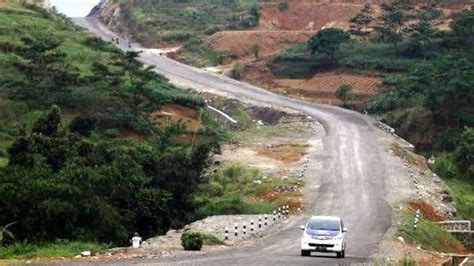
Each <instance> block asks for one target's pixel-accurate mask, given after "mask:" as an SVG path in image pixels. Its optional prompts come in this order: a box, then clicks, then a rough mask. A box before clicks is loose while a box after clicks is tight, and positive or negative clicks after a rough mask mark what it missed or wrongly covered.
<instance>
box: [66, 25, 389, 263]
mask: <svg viewBox="0 0 474 266" xmlns="http://www.w3.org/2000/svg"><path fill="white" fill-rule="evenodd" d="M74 21H75V22H76V23H77V24H78V25H80V26H82V27H85V28H86V29H88V30H89V31H91V32H92V33H94V34H96V35H97V36H100V37H101V38H103V39H104V40H110V39H111V37H112V36H114V37H116V36H115V35H113V33H111V32H110V31H108V30H107V29H106V28H105V27H104V26H103V25H101V24H100V23H99V22H98V20H97V19H95V18H77V19H74ZM120 43H121V44H120V45H119V46H121V47H120V48H122V49H126V48H127V47H125V44H126V41H125V40H123V39H121V42H120ZM141 60H142V61H143V62H144V63H146V64H149V65H154V66H155V69H156V71H157V72H159V73H161V74H163V75H164V76H166V77H168V78H170V79H179V80H182V81H186V82H187V83H189V84H193V85H195V86H197V87H201V88H211V89H213V90H217V91H222V92H226V93H230V94H233V95H236V96H241V97H245V98H249V99H253V100H257V101H260V102H264V103H267V104H271V105H277V106H283V107H287V108H292V109H295V110H299V111H302V112H305V113H307V114H308V115H310V116H312V117H315V118H317V119H318V121H319V122H321V123H322V124H323V126H324V128H325V130H326V135H325V136H324V137H323V146H324V156H323V157H319V158H311V159H313V160H319V161H322V163H323V168H322V170H321V172H318V173H310V174H309V175H308V177H307V181H306V184H307V186H306V189H305V199H306V200H309V201H310V204H309V205H307V206H306V210H305V212H304V214H303V215H302V216H301V217H300V218H298V219H299V220H298V222H297V223H296V224H295V225H294V226H292V227H291V228H289V229H288V230H285V231H283V232H281V233H278V234H276V235H273V236H270V237H268V238H265V239H264V240H262V241H261V242H259V243H257V244H256V245H253V246H249V247H242V248H236V249H232V250H227V251H224V252H219V253H216V254H210V255H206V256H200V257H188V258H177V259H173V260H172V259H168V260H166V259H165V260H161V259H160V260H159V261H156V260H155V261H134V262H133V263H140V264H141V263H147V264H148V263H164V264H171V263H172V264H186V265H196V264H198V265H202V264H206V265H223V264H226V265H229V264H232V265H236V264H237V265H275V264H278V265H306V264H308V265H334V264H346V263H347V264H350V263H358V262H364V261H367V260H368V259H369V258H370V256H371V255H372V254H373V253H374V252H375V251H376V248H377V243H378V242H379V241H380V240H381V238H382V237H383V235H384V233H385V232H386V230H387V229H388V228H389V226H390V221H391V217H390V216H391V209H390V206H389V204H388V203H387V201H386V193H385V167H384V162H383V160H382V156H380V151H379V147H378V144H377V136H376V134H375V132H373V130H374V128H373V127H372V125H371V124H372V122H371V121H372V120H371V119H370V118H368V117H365V116H363V115H361V114H359V113H356V112H352V111H348V110H345V109H342V108H338V107H334V106H327V105H316V104H310V103H307V102H304V101H300V100H296V99H292V98H288V97H284V96H281V95H277V94H273V93H271V92H268V91H266V90H263V89H261V88H258V87H255V86H252V85H249V84H247V83H243V82H239V81H235V80H233V79H230V78H226V77H222V76H218V75H214V74H210V73H207V72H205V71H203V70H200V69H196V68H193V67H190V66H187V65H184V64H181V63H178V62H176V61H173V60H171V59H169V58H167V57H164V56H160V55H156V54H152V53H146V52H145V53H143V54H142V55H141ZM316 180H317V181H316ZM316 184H317V185H316ZM311 215H336V216H340V217H342V218H343V219H344V223H345V225H346V226H347V227H348V228H349V232H348V233H347V237H348V246H347V251H346V258H345V259H335V258H334V255H332V254H329V255H327V256H317V255H316V254H314V255H313V256H312V257H301V256H300V249H299V239H300V237H301V231H300V230H299V228H298V226H299V224H303V223H304V221H305V220H306V219H307V218H308V217H309V216H311Z"/></svg>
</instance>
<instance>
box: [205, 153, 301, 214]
mask: <svg viewBox="0 0 474 266" xmlns="http://www.w3.org/2000/svg"><path fill="white" fill-rule="evenodd" d="M255 180H258V181H260V182H261V184H256V183H254V181H255ZM296 183H297V181H296V180H295V179H290V178H289V179H280V178H269V179H263V175H262V173H261V172H260V171H258V170H257V169H255V168H250V167H246V166H244V165H242V164H240V163H233V162H230V163H227V164H225V165H223V166H222V167H221V168H219V169H218V170H217V172H216V173H214V174H212V175H210V176H209V182H208V183H206V184H204V185H202V186H201V188H200V193H199V194H198V196H197V197H196V201H197V203H198V204H199V205H200V206H201V207H200V210H199V212H200V214H201V216H203V217H205V216H210V215H223V214H261V213H271V212H272V210H274V209H275V207H278V206H281V205H284V204H289V201H292V200H295V199H292V198H291V194H289V193H283V194H279V196H278V197H275V198H271V199H265V200H262V199H261V198H260V196H262V195H265V194H268V193H271V192H272V191H273V190H274V189H275V188H276V187H278V186H280V185H283V186H294V185H296Z"/></svg>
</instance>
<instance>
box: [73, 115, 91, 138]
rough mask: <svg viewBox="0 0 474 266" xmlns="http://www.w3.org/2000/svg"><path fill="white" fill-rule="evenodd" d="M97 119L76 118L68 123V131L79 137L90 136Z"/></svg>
mask: <svg viewBox="0 0 474 266" xmlns="http://www.w3.org/2000/svg"><path fill="white" fill-rule="evenodd" d="M96 123H97V119H95V118H94V117H84V116H78V117H76V118H74V119H73V120H72V121H71V123H69V130H70V131H71V132H77V133H79V134H80V135H81V136H90V134H91V131H93V130H94V129H95V125H96Z"/></svg>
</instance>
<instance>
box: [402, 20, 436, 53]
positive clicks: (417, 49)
mask: <svg viewBox="0 0 474 266" xmlns="http://www.w3.org/2000/svg"><path fill="white" fill-rule="evenodd" d="M439 36H440V33H439V31H437V30H436V29H434V28H433V27H432V26H431V24H429V23H428V22H426V21H420V22H419V23H418V24H416V25H415V27H414V28H413V33H412V34H411V36H410V37H411V39H410V41H409V42H408V47H407V48H406V50H405V52H404V53H405V55H407V56H409V57H412V58H420V57H421V58H423V59H430V58H433V57H434V56H435V55H436V54H437V50H438V49H437V45H436V41H437V39H439Z"/></svg>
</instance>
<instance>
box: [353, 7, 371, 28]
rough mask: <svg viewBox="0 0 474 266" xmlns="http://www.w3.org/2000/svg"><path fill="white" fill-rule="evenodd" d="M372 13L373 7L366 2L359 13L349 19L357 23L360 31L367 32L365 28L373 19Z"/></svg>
mask: <svg viewBox="0 0 474 266" xmlns="http://www.w3.org/2000/svg"><path fill="white" fill-rule="evenodd" d="M372 13H373V10H372V7H371V6H370V4H366V5H364V7H363V8H362V10H361V11H360V12H359V13H357V14H356V15H355V16H354V17H352V18H351V19H350V20H349V22H351V23H354V24H355V25H357V26H356V27H357V30H358V33H365V32H364V31H365V28H367V26H368V25H369V24H370V23H371V22H372V21H373V17H372Z"/></svg>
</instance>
